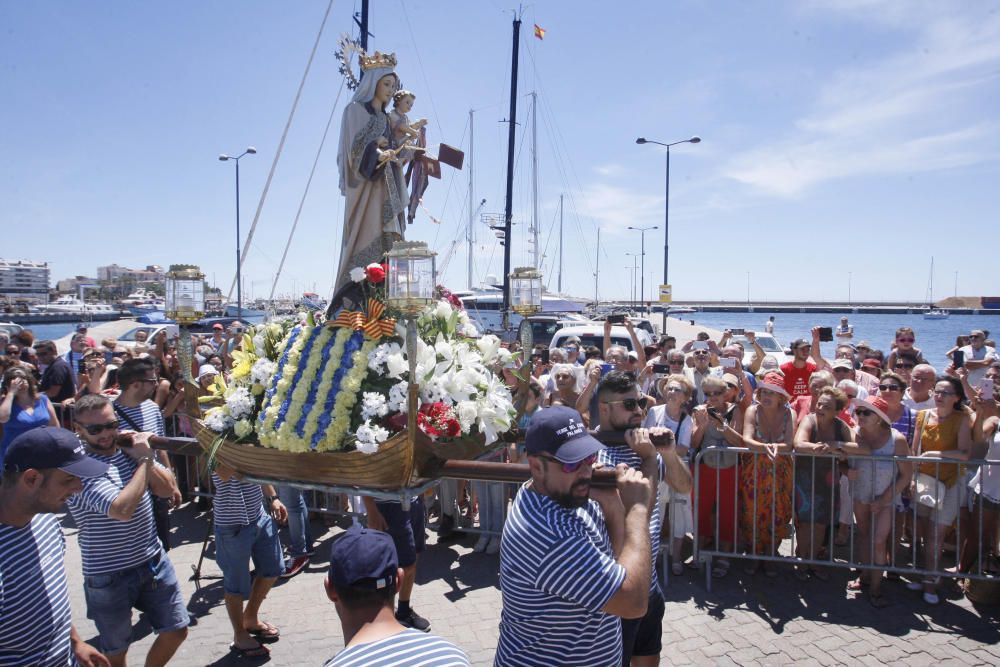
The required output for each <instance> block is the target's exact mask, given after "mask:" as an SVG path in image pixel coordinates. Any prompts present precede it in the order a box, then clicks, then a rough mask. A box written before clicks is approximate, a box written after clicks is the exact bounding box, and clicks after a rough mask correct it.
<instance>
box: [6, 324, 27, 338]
mask: <svg viewBox="0 0 1000 667" xmlns="http://www.w3.org/2000/svg"><path fill="white" fill-rule="evenodd" d="M22 331H24V327H22V326H21V325H20V324H14V323H13V322H0V333H5V334H7V336H8V337H9V338H13V337H14V336H16V335H17V334H19V333H21V332H22Z"/></svg>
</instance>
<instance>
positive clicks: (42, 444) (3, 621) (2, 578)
mask: <svg viewBox="0 0 1000 667" xmlns="http://www.w3.org/2000/svg"><path fill="white" fill-rule="evenodd" d="M107 468H108V466H107V465H106V464H104V463H101V462H100V461H95V460H94V459H92V458H90V457H89V456H87V454H86V451H85V450H84V447H83V444H82V443H81V442H80V441H79V440H78V439H77V437H76V436H75V435H73V433H72V432H70V431H67V430H65V429H62V428H56V427H52V426H46V427H43V428H36V429H32V430H30V431H28V432H26V433H23V434H21V435H20V436H18V437H17V438H15V439H14V441H13V442H12V443H11V445H10V447H9V448H8V450H7V455H6V457H5V458H4V463H3V477H2V480H0V665H10V664H17V665H73V664H77V663H79V664H81V665H85V666H91V665H109V664H110V663H109V662H108V660H107V658H105V657H104V656H103V655H101V654H100V653H98V651H97V649H95V648H94V647H92V646H90V645H89V644H87V643H86V642H85V641H83V640H82V639H81V638H80V635H78V634H77V632H76V629H75V628H74V627H73V625H72V623H71V616H70V608H69V594H68V592H67V589H66V569H65V565H64V562H63V556H64V554H65V552H66V540H65V538H64V537H63V534H62V530H61V529H60V527H59V520H58V519H56V517H55V515H54V514H53V512H58V511H59V509H60V508H61V507H62V506H63V503H64V502H66V499H67V498H68V497H69V496H71V495H73V494H75V493H79V491H80V489H81V488H83V485H82V484H81V483H80V478H81V477H98V476H100V475H103V474H104V473H105V471H106V470H107Z"/></svg>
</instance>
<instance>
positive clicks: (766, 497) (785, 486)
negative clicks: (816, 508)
mask: <svg viewBox="0 0 1000 667" xmlns="http://www.w3.org/2000/svg"><path fill="white" fill-rule="evenodd" d="M759 415H760V412H759V410H758V411H757V412H755V413H754V421H755V423H754V438H755V439H756V440H757V441H758V442H766V443H775V442H782V440H781V437H782V436H783V435H784V433H785V430H786V429H787V427H788V420H789V419H791V411H790V410H789V409H788V408H785V418H784V421H783V422H782V424H781V429H780V431H779V432H780V433H781V436H778V437H777V438H769V437H765V436H764V434H763V433H762V432H761V430H760V421H759ZM755 459H756V461H755ZM739 478H740V540H741V542H742V543H743V544H744V545H745V546H746V547H747V551H748V553H751V554H755V555H757V554H759V555H771V554H773V553H775V552H777V550H778V545H779V544H780V543H781V540H784V539H787V538H788V525H789V524H790V523H791V520H792V508H793V504H792V496H793V485H792V482H793V480H792V458H791V457H790V456H778V457H777V458H776V459H775V460H774V461H772V460H771V459H770V458H768V456H767V455H766V454H740V474H739ZM772 527H773V529H774V530H773V532H772ZM755 530H756V534H755ZM772 541H773V543H774V544H773V547H772Z"/></svg>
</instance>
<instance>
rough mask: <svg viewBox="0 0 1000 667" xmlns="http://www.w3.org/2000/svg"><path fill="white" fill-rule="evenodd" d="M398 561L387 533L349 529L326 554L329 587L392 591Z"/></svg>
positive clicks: (358, 527) (353, 527) (359, 527)
mask: <svg viewBox="0 0 1000 667" xmlns="http://www.w3.org/2000/svg"><path fill="white" fill-rule="evenodd" d="M398 570H399V559H398V558H397V557H396V545H395V544H393V542H392V537H390V535H389V533H383V532H382V531H381V530H371V529H370V528H362V527H361V526H357V525H355V526H352V527H351V528H350V529H349V530H348V531H347V532H346V533H344V534H343V535H342V536H341V537H340V539H338V540H337V541H336V542H334V543H333V548H332V549H331V550H330V571H329V577H330V583H331V584H333V585H334V586H337V587H340V588H370V589H372V590H381V589H383V588H386V587H387V586H391V587H392V588H393V590H394V591H395V586H396V574H397V571H398Z"/></svg>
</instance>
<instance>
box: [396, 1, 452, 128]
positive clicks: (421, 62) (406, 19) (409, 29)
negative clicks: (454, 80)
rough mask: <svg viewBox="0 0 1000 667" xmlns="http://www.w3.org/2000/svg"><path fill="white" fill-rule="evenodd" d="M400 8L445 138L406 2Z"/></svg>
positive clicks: (422, 77) (400, 4)
mask: <svg viewBox="0 0 1000 667" xmlns="http://www.w3.org/2000/svg"><path fill="white" fill-rule="evenodd" d="M399 7H400V9H402V10H403V19H404V20H405V21H406V30H407V32H409V33H410V41H411V42H412V43H413V53H414V55H416V56H417V67H419V68H420V78H421V79H423V80H424V87H425V88H426V89H427V99H429V100H430V102H431V110H433V111H434V123H435V124H436V125H437V127H438V133H439V134H440V135H441V136H442V137H444V129H443V128H442V127H441V116H440V115H439V114H438V110H437V105H435V104H434V96H433V95H431V84H430V83H428V82H427V72H426V71H424V61H423V60H422V59H421V58H420V49H418V48H417V39H416V37H415V36H414V35H413V26H411V25H410V15H409V14H408V13H407V12H406V2H404V0H399Z"/></svg>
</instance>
